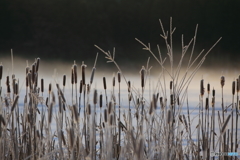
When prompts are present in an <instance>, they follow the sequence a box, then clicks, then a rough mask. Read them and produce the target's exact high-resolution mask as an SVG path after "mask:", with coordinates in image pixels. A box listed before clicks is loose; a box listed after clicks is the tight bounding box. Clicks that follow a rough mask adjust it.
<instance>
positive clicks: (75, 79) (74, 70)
mask: <svg viewBox="0 0 240 160" xmlns="http://www.w3.org/2000/svg"><path fill="white" fill-rule="evenodd" d="M73 72H74V83H75V84H77V65H76V64H74V65H73Z"/></svg>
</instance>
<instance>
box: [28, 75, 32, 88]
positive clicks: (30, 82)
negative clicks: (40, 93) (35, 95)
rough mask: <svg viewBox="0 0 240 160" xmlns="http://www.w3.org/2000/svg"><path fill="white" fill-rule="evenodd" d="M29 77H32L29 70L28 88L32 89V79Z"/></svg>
mask: <svg viewBox="0 0 240 160" xmlns="http://www.w3.org/2000/svg"><path fill="white" fill-rule="evenodd" d="M31 77H32V74H31V72H29V73H28V85H29V87H30V89H32V79H31Z"/></svg>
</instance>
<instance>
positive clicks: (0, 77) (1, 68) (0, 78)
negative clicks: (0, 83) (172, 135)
mask: <svg viewBox="0 0 240 160" xmlns="http://www.w3.org/2000/svg"><path fill="white" fill-rule="evenodd" d="M2 74H3V65H2V64H0V80H2Z"/></svg>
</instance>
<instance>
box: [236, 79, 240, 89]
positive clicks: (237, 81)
mask: <svg viewBox="0 0 240 160" xmlns="http://www.w3.org/2000/svg"><path fill="white" fill-rule="evenodd" d="M236 83H237V87H236V89H237V92H239V79H237V80H236Z"/></svg>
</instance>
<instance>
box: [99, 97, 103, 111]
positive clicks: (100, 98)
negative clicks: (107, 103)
mask: <svg viewBox="0 0 240 160" xmlns="http://www.w3.org/2000/svg"><path fill="white" fill-rule="evenodd" d="M102 104H103V103H102V94H100V97H99V105H100V108H102V106H103V105H102Z"/></svg>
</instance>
